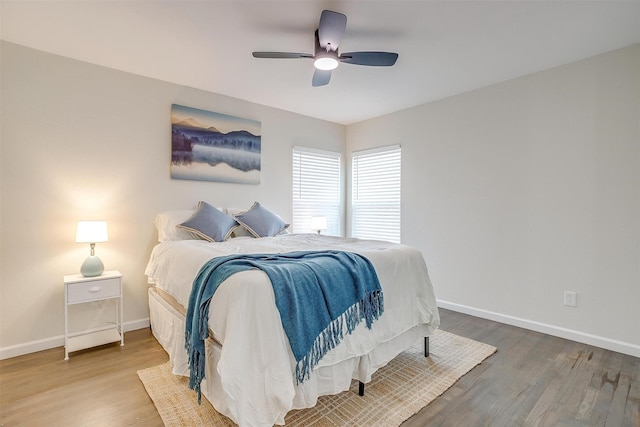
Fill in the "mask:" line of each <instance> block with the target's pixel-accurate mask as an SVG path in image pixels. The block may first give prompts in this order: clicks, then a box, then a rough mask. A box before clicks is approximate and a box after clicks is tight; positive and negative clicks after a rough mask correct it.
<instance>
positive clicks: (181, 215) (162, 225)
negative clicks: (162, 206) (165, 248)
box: [153, 210, 194, 243]
mask: <svg viewBox="0 0 640 427" xmlns="http://www.w3.org/2000/svg"><path fill="white" fill-rule="evenodd" d="M191 215H193V210H175V211H165V212H161V213H159V214H158V215H157V216H156V218H155V219H154V220H153V224H154V225H155V226H156V230H158V242H160V243H162V242H166V241H169V240H193V239H194V237H193V235H192V234H191V233H189V232H188V231H187V230H181V229H179V228H176V226H177V225H178V224H180V223H181V222H184V221H186V220H187V219H189V217H190V216H191Z"/></svg>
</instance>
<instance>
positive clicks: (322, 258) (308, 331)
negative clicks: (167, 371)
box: [185, 251, 384, 402]
mask: <svg viewBox="0 0 640 427" xmlns="http://www.w3.org/2000/svg"><path fill="white" fill-rule="evenodd" d="M250 269H260V270H262V271H264V272H265V273H266V274H267V275H268V276H269V279H270V280H271V284H272V285H273V292H274V295H275V301H276V306H277V308H278V311H279V312H280V318H281V320H282V326H283V328H284V331H285V333H286V334H287V337H288V339H289V343H290V345H291V350H292V352H293V355H294V357H295V359H296V362H297V363H296V372H295V374H296V379H297V381H298V383H300V382H302V381H304V380H305V379H307V378H309V375H310V373H311V371H312V370H313V368H315V366H316V365H317V364H318V362H319V361H320V359H322V357H323V356H324V355H325V354H326V353H327V352H328V351H329V350H331V349H333V348H334V347H336V346H337V345H338V344H339V343H340V341H341V340H342V338H343V337H344V334H345V332H346V333H347V334H350V333H351V332H352V331H353V330H354V329H355V327H356V326H357V325H358V324H359V323H360V322H361V321H362V320H365V321H366V325H367V328H369V329H370V328H371V324H372V323H373V321H374V320H376V319H378V318H379V317H380V316H381V315H382V312H383V310H384V304H383V296H382V288H381V287H380V282H379V280H378V276H377V274H376V272H375V269H374V268H373V265H372V264H371V262H370V261H369V260H368V259H367V258H365V257H363V256H361V255H358V254H355V253H351V252H342V251H321V252H318V251H315V252H314V251H301V252H290V253H282V254H243V255H229V256H223V257H217V258H213V259H211V260H210V261H208V262H207V263H206V264H205V265H204V266H203V267H202V268H201V269H200V272H199V273H198V275H197V276H196V279H195V281H194V283H193V288H192V290H191V296H190V297H189V307H188V309H187V318H186V330H185V346H186V348H187V354H188V357H189V369H190V378H189V387H191V388H192V389H195V390H196V391H197V393H198V402H200V398H201V397H200V396H201V394H200V383H201V382H202V380H203V379H204V371H205V351H204V340H205V339H206V338H207V337H208V336H209V330H208V326H207V323H208V318H209V304H210V302H211V297H212V296H213V294H214V292H215V291H216V289H217V288H218V286H219V285H220V284H221V283H222V282H223V281H224V280H226V279H227V278H228V277H229V276H231V275H232V274H234V273H237V272H239V271H244V270H250Z"/></svg>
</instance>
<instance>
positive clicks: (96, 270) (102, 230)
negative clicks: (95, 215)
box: [76, 221, 109, 277]
mask: <svg viewBox="0 0 640 427" xmlns="http://www.w3.org/2000/svg"><path fill="white" fill-rule="evenodd" d="M108 240H109V236H108V234H107V223H106V221H78V230H77V231H76V242H78V243H89V244H90V245H91V255H89V256H88V257H87V259H85V260H84V262H83V263H82V266H81V267H80V273H82V275H83V276H84V277H94V276H100V275H101V274H102V272H103V271H104V264H102V261H101V260H100V258H98V257H97V256H96V250H95V248H96V243H99V242H106V241H108Z"/></svg>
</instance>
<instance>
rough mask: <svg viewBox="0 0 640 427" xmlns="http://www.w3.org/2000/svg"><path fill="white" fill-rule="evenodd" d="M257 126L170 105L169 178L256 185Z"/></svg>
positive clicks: (245, 121)
mask: <svg viewBox="0 0 640 427" xmlns="http://www.w3.org/2000/svg"><path fill="white" fill-rule="evenodd" d="M260 153H261V136H260V122H259V121H255V120H249V119H243V118H240V117H234V116H229V115H226V114H220V113H214V112H211V111H205V110H199V109H197V108H191V107H185V106H182V105H177V104H173V105H172V106H171V178H173V179H189V180H195V181H217V182H233V183H241V184H259V183H260Z"/></svg>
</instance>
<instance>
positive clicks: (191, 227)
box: [176, 201, 239, 242]
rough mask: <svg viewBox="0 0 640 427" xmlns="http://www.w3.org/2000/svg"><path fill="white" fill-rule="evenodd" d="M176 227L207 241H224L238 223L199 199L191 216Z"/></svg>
mask: <svg viewBox="0 0 640 427" xmlns="http://www.w3.org/2000/svg"><path fill="white" fill-rule="evenodd" d="M176 227H178V228H182V229H184V230H187V231H189V232H190V233H192V234H194V235H196V236H198V237H199V238H201V239H204V240H207V241H209V242H224V241H225V240H227V239H228V238H229V236H230V235H231V233H232V232H233V230H235V229H236V227H239V225H238V223H237V222H236V220H234V219H233V218H231V217H230V216H229V215H227V214H225V213H224V212H221V211H220V210H218V209H217V208H215V207H213V206H211V205H210V204H208V203H206V202H202V201H201V202H199V203H198V207H197V209H196V211H195V212H194V213H193V215H191V218H189V219H188V220H186V221H185V222H183V223H182V224H178V225H177V226H176Z"/></svg>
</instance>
